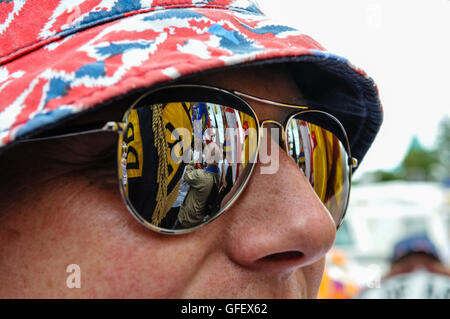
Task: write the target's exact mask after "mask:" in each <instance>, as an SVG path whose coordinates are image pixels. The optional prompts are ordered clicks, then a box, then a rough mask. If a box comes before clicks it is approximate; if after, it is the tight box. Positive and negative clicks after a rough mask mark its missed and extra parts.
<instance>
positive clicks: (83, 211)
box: [0, 180, 208, 298]
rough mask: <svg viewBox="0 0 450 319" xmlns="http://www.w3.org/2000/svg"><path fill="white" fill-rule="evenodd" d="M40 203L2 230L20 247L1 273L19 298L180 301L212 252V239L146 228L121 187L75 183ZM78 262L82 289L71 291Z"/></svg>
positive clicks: (48, 191) (11, 248)
mask: <svg viewBox="0 0 450 319" xmlns="http://www.w3.org/2000/svg"><path fill="white" fill-rule="evenodd" d="M68 185H70V187H69V186H68ZM38 197H39V198H41V199H42V200H36V196H34V200H33V201H30V202H22V203H20V207H16V208H18V209H17V210H18V212H19V213H18V214H16V215H15V217H14V218H10V219H9V221H8V223H6V224H3V226H2V228H1V229H0V240H1V241H2V243H4V239H5V236H4V234H5V233H6V232H4V231H3V230H5V229H9V233H10V234H12V231H11V229H13V230H15V233H14V234H16V235H14V236H12V237H15V239H14V241H12V240H8V241H9V242H8V249H7V250H2V255H3V257H4V259H3V260H8V265H6V264H5V263H0V271H1V273H2V274H5V273H7V274H8V276H10V277H11V280H10V283H9V284H8V286H9V287H11V289H12V290H15V291H17V292H18V294H19V295H18V296H19V297H20V296H23V295H24V294H25V291H27V292H28V293H29V294H31V297H40V296H46V297H61V296H69V297H102V298H103V297H107V298H132V297H136V298H144V297H148V298H164V297H176V296H177V295H180V294H181V293H182V290H183V289H184V288H185V287H186V285H187V284H188V282H189V281H190V279H191V278H192V277H193V276H195V273H196V269H199V268H200V264H201V263H202V261H203V259H204V254H205V253H206V252H207V251H208V250H207V249H206V248H205V247H204V246H205V241H202V242H200V241H198V240H197V239H195V238H194V237H192V236H175V237H172V236H171V237H168V236H163V235H159V234H157V233H155V232H152V231H150V230H148V229H146V228H144V227H143V226H142V225H140V224H139V223H138V222H137V221H136V220H135V219H134V218H133V217H132V215H131V214H130V213H129V212H128V210H127V208H126V207H125V204H124V203H123V200H122V198H121V195H120V193H119V191H118V189H117V186H116V187H107V186H105V185H101V186H94V185H92V183H91V182H86V181H82V180H73V181H72V182H71V183H65V184H60V185H52V187H48V188H44V189H42V190H41V191H40V194H39V195H38ZM44 198H45V199H46V200H43V199H44ZM50 198H51V201H49V200H48V199H50ZM31 203H32V204H31ZM18 206H19V205H18ZM2 234H3V235H2ZM9 237H11V236H9ZM2 245H3V244H2ZM194 247H196V249H194ZM5 256H8V257H5ZM71 264H77V265H78V266H79V267H80V270H81V276H80V277H81V288H80V289H69V288H67V285H66V280H67V278H68V276H69V275H70V273H67V272H66V268H67V266H68V265H71ZM0 277H2V279H3V278H4V277H5V276H4V275H0ZM6 279H7V278H5V281H2V283H4V282H6ZM19 283H20V284H19ZM11 289H10V291H11Z"/></svg>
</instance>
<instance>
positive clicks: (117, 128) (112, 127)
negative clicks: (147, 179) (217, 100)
mask: <svg viewBox="0 0 450 319" xmlns="http://www.w3.org/2000/svg"><path fill="white" fill-rule="evenodd" d="M177 88H184V89H189V88H192V89H199V88H201V89H206V90H212V91H215V92H216V93H220V94H227V95H229V96H231V97H232V98H234V99H238V100H239V101H240V102H241V103H243V105H244V106H246V107H247V108H248V109H249V110H250V111H251V112H252V114H251V115H252V116H253V117H254V118H255V120H256V123H258V125H257V145H256V152H255V156H256V157H257V156H258V154H259V147H260V140H261V133H260V130H261V129H262V128H263V126H264V124H269V123H272V124H275V125H277V126H279V127H280V128H281V129H282V136H283V140H284V148H285V150H287V149H288V146H287V130H286V126H287V125H288V123H289V122H290V121H291V120H292V119H293V118H294V117H296V116H298V115H300V114H302V113H307V112H316V113H322V114H324V115H326V116H328V117H330V118H331V119H332V120H333V121H334V122H335V123H336V124H338V126H339V127H340V129H341V130H342V133H343V137H344V141H342V140H341V142H342V143H343V145H344V147H345V149H346V152H347V155H348V158H349V162H348V163H347V165H348V166H349V167H348V169H349V176H348V178H349V189H348V194H347V198H346V205H345V208H344V211H343V214H342V216H341V217H340V219H339V222H338V223H337V225H336V230H338V229H339V228H340V227H341V225H342V223H343V220H344V217H345V215H346V212H347V206H348V202H349V195H350V188H351V175H352V168H355V167H357V165H358V162H357V160H356V159H355V158H353V157H352V156H351V153H350V143H349V140H348V137H347V134H346V131H345V129H344V127H343V125H342V124H341V123H340V121H339V120H338V119H337V118H336V117H334V116H333V115H331V114H329V113H327V112H325V111H322V110H317V109H311V108H309V107H308V106H304V105H294V104H288V103H282V102H276V101H272V100H267V99H263V98H260V97H256V96H253V95H250V94H247V93H242V92H239V91H236V90H226V89H222V88H218V87H213V86H207V85H197V84H174V85H169V86H164V87H161V88H157V89H153V90H149V91H148V92H146V93H144V94H142V95H141V96H140V97H139V98H138V99H137V100H136V101H135V102H134V103H133V104H132V105H131V106H130V107H129V108H128V109H127V110H126V111H125V113H124V116H123V119H122V122H115V121H108V122H106V124H104V125H102V126H101V127H100V126H99V127H98V128H94V129H89V130H84V131H75V132H74V131H72V132H67V133H61V134H58V135H50V136H45V135H44V136H42V137H34V138H28V139H24V140H21V141H20V142H21V143H22V142H32V141H40V140H49V139H56V138H62V137H70V136H76V135H82V134H83V135H84V134H92V133H99V132H115V133H118V134H122V133H123V132H124V131H125V126H126V119H127V116H128V114H129V112H130V111H131V110H133V109H134V108H136V107H138V104H139V102H141V101H142V100H143V99H144V98H146V97H148V96H151V95H152V94H154V93H156V92H160V91H164V90H169V89H177ZM246 99H249V100H253V101H258V102H261V103H264V104H270V105H274V106H279V107H283V108H290V109H298V110H300V111H299V112H296V113H294V114H291V115H290V116H289V117H288V118H287V120H286V121H285V123H284V124H281V123H279V122H278V121H275V120H270V119H266V120H262V121H260V120H259V118H258V115H257V113H256V111H255V110H254V108H253V107H252V106H251V104H250V103H249V102H247V100H246ZM173 102H179V101H173ZM117 147H118V150H117V151H118V152H119V151H120V148H121V147H122V146H121V145H118V146H117ZM255 160H256V158H255ZM249 164H250V165H251V167H250V171H249V172H248V174H247V176H246V178H245V180H244V181H243V182H242V184H241V185H240V186H239V189H238V190H237V191H236V192H235V193H234V194H233V196H232V198H231V199H230V200H229V201H228V202H227V203H226V204H225V205H224V207H221V208H220V210H219V212H217V213H216V214H215V215H214V216H213V217H211V218H209V219H208V220H206V221H204V222H202V223H200V224H199V225H196V226H193V227H190V228H186V229H165V228H161V227H158V226H155V225H153V224H151V223H149V222H148V221H146V220H145V219H144V218H143V217H142V216H140V214H139V213H138V212H136V211H135V209H134V207H133V205H132V203H130V201H129V199H128V197H127V196H126V194H125V193H124V190H123V186H122V181H121V177H120V176H119V174H117V175H118V183H119V189H120V192H121V195H122V198H123V199H124V201H125V203H126V206H127V208H128V210H129V211H130V212H131V214H132V215H133V217H135V219H137V220H138V221H139V222H140V223H141V224H143V225H144V226H145V227H147V228H149V229H151V230H153V231H156V232H158V233H162V234H170V235H181V234H186V233H190V232H193V231H195V230H197V229H199V228H201V227H203V226H205V225H207V224H209V223H210V222H212V221H213V220H215V219H216V218H218V217H219V216H220V215H222V214H223V213H224V212H225V211H226V210H228V209H229V208H230V207H231V206H232V205H233V204H234V202H235V201H236V200H237V199H238V197H239V196H240V195H241V194H242V192H243V191H244V189H245V187H246V185H247V183H248V181H249V180H250V178H251V176H252V174H253V170H254V168H255V166H256V165H255V164H256V163H255V161H249ZM117 165H118V166H120V165H121V163H120V160H119V158H118V159H117ZM118 169H119V167H118ZM312 191H313V192H315V191H314V189H312ZM330 216H331V213H330Z"/></svg>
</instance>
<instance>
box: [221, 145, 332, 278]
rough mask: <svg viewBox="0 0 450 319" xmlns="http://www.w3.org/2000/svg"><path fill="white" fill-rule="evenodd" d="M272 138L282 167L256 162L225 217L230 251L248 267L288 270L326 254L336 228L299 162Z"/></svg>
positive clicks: (232, 256) (274, 158) (237, 261)
mask: <svg viewBox="0 0 450 319" xmlns="http://www.w3.org/2000/svg"><path fill="white" fill-rule="evenodd" d="M269 140H270V149H272V150H273V149H274V148H275V147H276V148H277V150H278V156H270V158H271V160H272V161H276V160H278V163H277V164H278V168H277V171H276V172H273V170H267V169H266V170H264V168H265V167H264V166H266V165H271V164H272V165H273V163H267V164H263V163H261V162H260V161H259V162H258V163H257V164H256V167H255V170H254V172H253V175H252V177H251V178H250V181H249V182H248V184H247V187H246V189H245V190H244V192H243V194H241V196H240V197H239V199H238V200H237V201H236V202H235V204H234V205H233V206H232V207H231V209H230V211H229V212H228V213H227V214H224V216H223V217H226V218H227V219H228V223H227V224H228V227H227V228H226V229H227V230H226V250H227V254H228V256H229V258H230V259H231V260H233V261H234V262H236V263H238V264H240V265H242V266H244V267H249V268H255V269H261V270H267V271H272V272H276V273H287V272H293V271H295V270H296V269H297V268H299V267H303V266H308V265H310V264H312V263H314V262H316V261H318V260H320V259H321V258H322V257H324V255H325V254H326V252H327V251H328V250H329V249H330V248H331V246H332V245H333V242H334V239H335V234H336V226H335V224H334V222H333V220H332V218H331V216H330V214H329V213H328V211H327V209H326V208H325V207H324V205H323V204H322V203H321V201H320V200H319V198H318V197H317V195H316V194H315V192H314V190H313V189H312V187H311V185H310V183H309V182H308V180H307V179H306V177H305V176H304V175H303V173H302V172H301V171H300V169H299V168H298V166H297V165H296V164H295V162H294V161H293V160H292V159H291V158H290V157H289V156H288V154H287V153H286V152H285V151H284V150H283V149H281V148H279V146H278V144H277V143H275V142H274V141H273V140H272V139H269ZM274 166H275V167H276V166H277V165H274ZM264 171H270V172H271V173H270V174H264Z"/></svg>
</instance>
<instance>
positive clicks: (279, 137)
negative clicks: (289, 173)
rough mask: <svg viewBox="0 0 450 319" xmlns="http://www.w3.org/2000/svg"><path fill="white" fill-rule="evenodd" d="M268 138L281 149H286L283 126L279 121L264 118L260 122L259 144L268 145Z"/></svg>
mask: <svg viewBox="0 0 450 319" xmlns="http://www.w3.org/2000/svg"><path fill="white" fill-rule="evenodd" d="M269 138H270V140H271V141H273V142H275V143H276V144H277V145H278V146H279V147H280V148H281V149H282V150H284V151H286V141H285V136H284V128H283V126H282V125H281V124H280V123H279V122H276V121H271V120H266V121H263V122H262V123H261V139H262V141H261V142H262V144H261V145H263V144H265V145H270V143H269V141H270V140H269Z"/></svg>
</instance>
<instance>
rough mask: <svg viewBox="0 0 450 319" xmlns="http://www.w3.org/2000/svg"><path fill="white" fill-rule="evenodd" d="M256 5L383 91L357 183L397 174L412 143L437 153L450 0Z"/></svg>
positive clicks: (306, 0)
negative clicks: (379, 118)
mask: <svg viewBox="0 0 450 319" xmlns="http://www.w3.org/2000/svg"><path fill="white" fill-rule="evenodd" d="M257 1H258V3H259V5H260V7H261V9H262V11H263V12H265V13H266V14H267V15H269V16H270V17H273V18H274V19H275V20H276V21H277V22H282V23H285V24H287V25H290V26H293V27H296V28H297V29H299V30H300V31H302V32H304V33H305V34H308V35H310V36H312V37H313V38H315V39H316V40H317V41H318V42H319V43H321V44H322V45H323V46H324V47H325V48H326V49H327V50H328V51H330V52H333V53H336V54H339V55H341V56H344V57H346V58H348V59H349V60H350V61H351V62H352V63H353V64H355V65H357V66H359V67H361V68H362V69H364V70H365V71H366V72H367V73H368V74H369V75H370V76H371V77H372V78H373V79H374V80H375V82H376V83H377V85H378V87H379V89H380V96H381V101H382V103H383V107H384V110H385V119H384V123H383V126H382V128H381V131H380V133H379V135H378V137H377V140H376V141H375V143H374V144H373V146H372V148H371V150H370V151H369V153H368V154H367V155H366V158H365V159H364V162H362V163H361V166H360V168H359V170H358V171H357V173H356V175H355V177H356V178H358V177H359V176H361V174H362V173H364V172H367V171H371V170H375V169H379V168H381V169H390V168H394V167H395V166H397V165H398V164H399V162H400V161H401V160H402V158H403V156H404V154H405V152H406V150H407V148H408V146H409V143H410V141H411V139H412V137H413V136H414V135H417V136H418V137H419V140H420V141H421V142H422V144H424V145H425V146H428V147H431V146H434V142H435V139H436V134H437V126H438V124H439V121H440V120H441V119H442V117H443V116H444V115H445V114H446V115H447V116H450V79H449V76H450V0H409V1H407V0H395V1H388V0H367V1H364V0H340V1H336V0H257Z"/></svg>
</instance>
